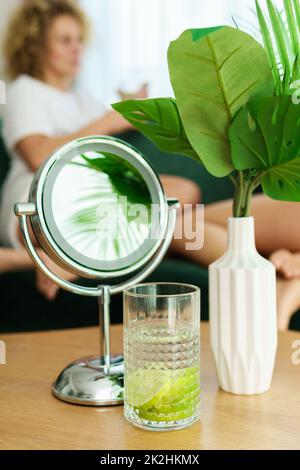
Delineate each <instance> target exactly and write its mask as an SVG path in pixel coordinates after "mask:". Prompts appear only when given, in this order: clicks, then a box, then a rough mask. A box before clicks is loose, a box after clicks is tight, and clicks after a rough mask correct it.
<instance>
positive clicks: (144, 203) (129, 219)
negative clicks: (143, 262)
mask: <svg viewBox="0 0 300 470" xmlns="http://www.w3.org/2000/svg"><path fill="white" fill-rule="evenodd" d="M151 202H152V201H151V195H150V192H149V189H148V187H147V184H146V182H145V181H144V179H143V178H142V176H141V175H140V173H139V172H138V171H137V170H136V169H135V168H134V167H133V166H132V165H131V164H130V163H129V162H127V161H126V160H125V159H123V158H120V157H118V156H116V155H114V154H112V153H108V152H97V151H89V152H86V153H84V154H81V155H78V156H76V157H75V158H73V159H72V160H71V161H70V162H69V163H67V164H65V165H64V166H63V167H62V169H61V171H60V172H59V174H58V176H57V178H56V180H55V183H54V186H53V191H52V200H51V206H52V214H53V217H54V220H55V224H56V226H57V229H58V231H59V232H60V234H61V235H62V236H63V237H64V239H65V240H66V241H67V243H68V244H69V245H71V246H72V247H73V249H75V250H76V251H77V252H80V253H82V254H84V255H85V256H87V257H89V258H92V259H94V260H103V261H115V260H118V259H120V258H125V257H127V256H129V255H130V254H131V253H133V252H135V251H136V250H137V249H138V248H139V247H140V246H142V245H143V243H144V242H145V240H146V239H147V238H149V237H150V231H151Z"/></svg>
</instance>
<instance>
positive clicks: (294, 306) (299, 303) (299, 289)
mask: <svg viewBox="0 0 300 470" xmlns="http://www.w3.org/2000/svg"><path fill="white" fill-rule="evenodd" d="M299 309H300V279H292V280H287V279H281V278H279V279H277V323H278V330H279V331H286V330H288V328H289V324H290V321H291V318H292V316H293V315H294V314H295V313H296V312H297V311H298V310H299Z"/></svg>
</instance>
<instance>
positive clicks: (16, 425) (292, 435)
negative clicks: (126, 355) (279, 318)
mask: <svg viewBox="0 0 300 470" xmlns="http://www.w3.org/2000/svg"><path fill="white" fill-rule="evenodd" d="M111 337H112V352H113V353H120V351H121V349H122V326H119V325H117V326H112V333H111ZM0 339H1V340H4V341H5V343H6V352H7V364H6V365H0V403H1V409H0V449H96V450H111V449H116V450H132V449H142V450H159V449H161V450H176V449H177V450H182V449H186V450H193V449H194V450H195V449H196V450H201V449H299V448H300V399H299V394H300V365H299V366H296V365H293V362H292V354H293V352H294V351H293V349H292V345H293V342H294V341H296V340H299V339H300V333H297V332H286V333H281V334H280V335H279V350H278V355H277V361H276V370H275V374H274V379H273V384H272V389H271V391H270V392H268V393H266V394H264V395H261V396H252V397H243V396H233V395H230V394H227V393H224V392H222V391H221V390H220V389H219V387H218V382H217V377H216V373H215V369H214V365H213V359H212V355H211V352H210V346H209V326H208V324H202V327H201V343H202V358H201V364H202V384H203V393H202V418H201V421H200V422H198V423H196V424H194V425H193V426H192V427H190V428H188V429H185V430H182V431H176V432H167V433H153V432H149V431H143V430H140V429H137V428H135V427H134V426H132V425H131V424H129V423H128V422H127V421H126V420H125V418H124V417H123V407H122V406H117V407H106V408H89V407H84V406H76V405H70V404H67V403H64V402H62V401H59V400H58V399H56V398H55V397H54V396H53V395H52V394H51V384H52V382H53V381H54V379H55V378H56V376H57V375H58V374H59V372H60V371H61V370H62V369H63V368H64V367H65V366H66V365H67V364H68V363H70V362H72V361H73V360H74V359H77V358H79V357H84V356H89V355H92V354H95V351H96V350H97V345H98V329H97V328H85V329H79V330H64V331H55V332H52V331H51V332H42V333H26V334H13V335H3V336H2V337H1V338H0Z"/></svg>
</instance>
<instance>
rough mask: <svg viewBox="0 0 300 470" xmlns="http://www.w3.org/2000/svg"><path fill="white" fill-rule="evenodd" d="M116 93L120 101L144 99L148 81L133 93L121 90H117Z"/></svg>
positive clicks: (146, 94)
mask: <svg viewBox="0 0 300 470" xmlns="http://www.w3.org/2000/svg"><path fill="white" fill-rule="evenodd" d="M118 95H119V96H120V98H121V100H122V101H127V100H143V99H146V98H148V83H144V84H143V85H142V86H141V88H140V89H139V90H137V91H136V92H135V93H126V92H125V91H123V90H118Z"/></svg>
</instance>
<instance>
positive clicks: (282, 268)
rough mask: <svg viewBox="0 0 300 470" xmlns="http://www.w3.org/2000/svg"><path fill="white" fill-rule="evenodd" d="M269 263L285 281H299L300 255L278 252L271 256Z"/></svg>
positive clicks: (286, 251)
mask: <svg viewBox="0 0 300 470" xmlns="http://www.w3.org/2000/svg"><path fill="white" fill-rule="evenodd" d="M270 261H271V262H272V263H273V264H274V266H275V268H276V271H277V272H278V273H279V274H281V275H282V276H283V277H284V278H285V279H288V280H291V279H300V253H292V252H290V251H288V250H279V251H276V252H275V253H273V254H272V256H271V257H270Z"/></svg>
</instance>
